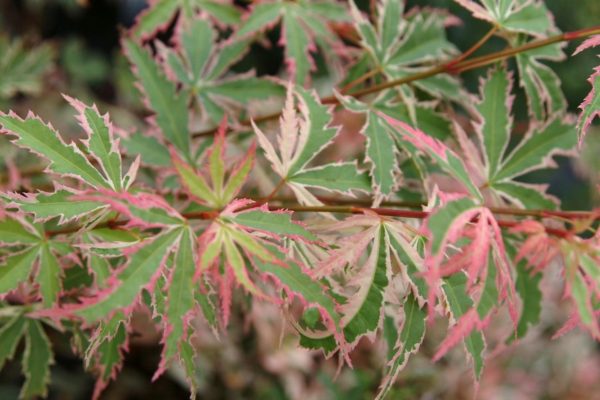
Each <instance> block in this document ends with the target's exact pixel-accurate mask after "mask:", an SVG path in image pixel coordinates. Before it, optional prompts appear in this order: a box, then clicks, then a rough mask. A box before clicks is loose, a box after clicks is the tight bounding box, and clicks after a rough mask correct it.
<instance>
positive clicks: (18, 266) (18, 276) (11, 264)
mask: <svg viewBox="0 0 600 400" xmlns="http://www.w3.org/2000/svg"><path fill="white" fill-rule="evenodd" d="M39 250H40V249H39V247H37V246H36V247H32V248H30V249H27V250H25V251H24V252H22V253H19V254H13V255H10V256H9V257H8V258H7V259H6V262H5V263H4V265H2V266H1V267H0V293H7V292H9V291H11V290H14V289H16V288H17V286H18V285H19V283H21V282H25V281H26V280H27V278H28V277H29V275H30V274H31V271H32V270H33V265H34V263H35V260H37V257H38V255H39Z"/></svg>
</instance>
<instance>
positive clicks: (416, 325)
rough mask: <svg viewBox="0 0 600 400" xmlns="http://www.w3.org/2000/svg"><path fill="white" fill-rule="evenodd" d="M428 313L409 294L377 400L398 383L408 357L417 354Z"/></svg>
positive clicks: (423, 335) (423, 334) (380, 399)
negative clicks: (400, 327) (397, 380)
mask: <svg viewBox="0 0 600 400" xmlns="http://www.w3.org/2000/svg"><path fill="white" fill-rule="evenodd" d="M426 319H427V313H426V312H425V310H424V309H422V308H420V307H419V303H418V301H417V299H416V298H415V297H414V295H413V294H411V293H409V294H408V296H407V297H406V300H405V301H404V322H403V323H402V330H401V331H400V336H399V337H398V341H397V343H396V346H395V351H393V352H392V353H391V354H392V357H390V358H389V359H388V367H387V371H386V374H385V377H384V379H383V382H382V384H381V387H380V388H379V393H378V394H377V397H376V399H377V400H382V399H383V398H384V397H385V396H386V394H387V393H388V392H389V390H390V389H391V388H392V385H393V384H394V382H395V381H396V378H397V377H398V374H399V373H400V371H401V370H402V369H403V368H404V366H405V365H406V363H407V361H408V357H409V356H410V355H411V354H413V353H416V352H417V350H418V349H419V347H420V346H421V343H422V342H423V339H424V338H425V328H426V326H425V320H426Z"/></svg>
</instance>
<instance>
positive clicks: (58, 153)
mask: <svg viewBox="0 0 600 400" xmlns="http://www.w3.org/2000/svg"><path fill="white" fill-rule="evenodd" d="M0 124H2V125H3V126H4V129H5V130H6V131H8V132H9V133H11V134H13V135H16V136H17V139H16V140H15V141H14V142H15V143H16V144H17V145H19V146H22V147H24V148H27V149H29V150H30V151H32V152H34V153H37V154H39V155H41V156H42V157H44V158H46V159H48V160H49V161H50V165H49V169H50V170H51V171H53V172H55V173H57V174H61V175H65V176H74V177H76V178H77V179H79V180H81V181H83V182H85V183H87V184H89V185H92V186H94V187H97V188H100V187H104V188H110V185H109V183H108V182H107V181H106V180H105V179H104V178H103V177H102V175H101V174H100V173H99V172H98V170H96V168H94V167H93V166H92V164H91V163H90V162H89V161H88V159H87V158H85V156H84V155H83V153H82V152H81V151H80V150H79V149H78V148H77V147H75V145H74V144H71V145H70V146H67V145H66V144H65V143H64V142H63V140H62V139H61V138H60V136H58V134H57V133H56V131H54V130H53V129H52V127H51V126H49V125H46V124H44V123H43V122H42V121H41V120H40V119H39V118H37V117H35V116H33V117H30V118H27V119H25V120H23V119H21V118H19V117H17V116H16V115H14V114H13V115H6V114H0Z"/></svg>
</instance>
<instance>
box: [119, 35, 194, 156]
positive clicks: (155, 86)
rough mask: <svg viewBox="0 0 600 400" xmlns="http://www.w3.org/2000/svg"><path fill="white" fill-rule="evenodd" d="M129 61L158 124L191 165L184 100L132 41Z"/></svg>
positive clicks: (128, 45)
mask: <svg viewBox="0 0 600 400" xmlns="http://www.w3.org/2000/svg"><path fill="white" fill-rule="evenodd" d="M124 46H125V50H126V52H127V55H128V57H129V60H130V61H131V63H132V64H133V66H134V67H135V70H136V75H137V77H138V79H139V81H140V83H141V85H142V90H143V92H144V93H145V95H146V97H147V99H148V103H149V105H150V107H151V108H152V110H153V111H154V112H155V113H156V123H157V125H158V127H159V128H160V129H161V131H162V133H163V135H164V136H165V139H167V140H168V141H169V142H170V143H172V144H173V145H174V146H175V147H176V148H177V149H178V150H179V151H181V153H182V154H183V156H184V157H186V159H188V161H190V160H191V153H190V135H189V131H188V109H187V101H186V98H185V97H184V96H181V95H179V94H177V90H176V87H175V84H174V83H172V82H171V81H169V80H168V79H167V78H166V77H165V75H164V74H163V73H162V72H161V71H160V70H159V68H158V65H157V64H156V63H155V62H154V60H153V59H152V57H151V56H150V54H149V53H148V52H147V51H146V50H144V49H143V48H142V47H140V46H139V45H138V44H136V43H135V42H134V41H133V40H131V39H126V40H125V41H124Z"/></svg>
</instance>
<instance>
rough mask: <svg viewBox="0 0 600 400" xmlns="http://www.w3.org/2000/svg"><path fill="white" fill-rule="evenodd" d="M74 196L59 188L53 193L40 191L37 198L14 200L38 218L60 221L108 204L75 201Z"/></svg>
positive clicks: (71, 218) (23, 209)
mask: <svg viewBox="0 0 600 400" xmlns="http://www.w3.org/2000/svg"><path fill="white" fill-rule="evenodd" d="M72 196H74V194H73V193H71V192H68V191H66V190H57V191H56V192H54V193H51V194H44V193H38V194H37V195H36V197H35V200H30V199H27V200H25V199H21V198H15V199H13V201H14V203H16V204H17V205H18V206H19V208H20V209H21V210H22V211H24V212H26V213H32V214H33V215H34V216H35V219H36V220H42V221H44V220H47V219H50V218H55V217H59V222H60V223H65V222H68V221H71V220H73V219H75V218H80V217H82V216H84V215H86V214H89V213H91V212H94V211H96V210H98V209H101V208H105V207H106V204H103V203H100V202H98V201H87V200H77V201H74V200H73V199H71V197H72Z"/></svg>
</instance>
